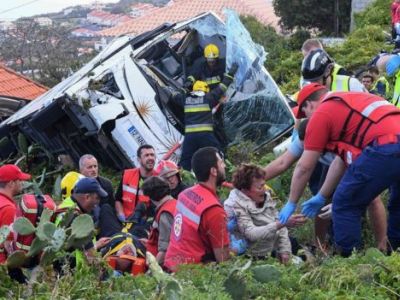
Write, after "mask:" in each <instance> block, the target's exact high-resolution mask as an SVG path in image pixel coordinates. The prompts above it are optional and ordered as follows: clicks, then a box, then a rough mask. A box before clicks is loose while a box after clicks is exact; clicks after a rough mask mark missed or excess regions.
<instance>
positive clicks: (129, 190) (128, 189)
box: [122, 184, 143, 195]
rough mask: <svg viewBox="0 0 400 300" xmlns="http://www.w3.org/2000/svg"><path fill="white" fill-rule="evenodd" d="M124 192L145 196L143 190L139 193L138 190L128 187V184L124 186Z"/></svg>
mask: <svg viewBox="0 0 400 300" xmlns="http://www.w3.org/2000/svg"><path fill="white" fill-rule="evenodd" d="M122 190H123V191H125V192H129V193H132V194H135V195H136V194H138V195H143V191H142V190H141V189H139V191H138V190H137V189H136V188H134V187H131V186H129V185H126V184H124V185H123V186H122Z"/></svg>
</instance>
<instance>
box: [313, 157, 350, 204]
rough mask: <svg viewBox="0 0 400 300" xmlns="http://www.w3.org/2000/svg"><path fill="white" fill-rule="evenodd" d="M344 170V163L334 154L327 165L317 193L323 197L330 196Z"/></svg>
mask: <svg viewBox="0 0 400 300" xmlns="http://www.w3.org/2000/svg"><path fill="white" fill-rule="evenodd" d="M345 171H346V165H345V164H344V162H343V160H342V159H341V158H340V157H339V156H336V157H335V159H334V160H333V162H332V163H331V165H330V167H329V170H328V174H327V175H326V179H325V181H324V184H323V185H322V187H321V189H320V191H319V193H320V194H321V195H322V196H324V197H325V198H330V197H331V196H332V194H333V192H334V191H335V189H336V187H337V185H338V184H339V181H340V179H341V178H342V176H343V174H344V172H345Z"/></svg>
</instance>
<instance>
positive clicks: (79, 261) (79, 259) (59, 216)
mask: <svg viewBox="0 0 400 300" xmlns="http://www.w3.org/2000/svg"><path fill="white" fill-rule="evenodd" d="M69 209H74V210H75V211H76V212H78V213H79V214H81V213H82V212H81V210H80V209H79V207H78V204H77V203H76V202H75V201H74V200H72V198H71V197H68V198H65V199H64V200H63V201H62V202H61V204H60V205H59V206H58V208H57V210H56V212H55V221H54V224H55V225H56V226H59V225H60V223H61V221H62V220H63V217H64V215H65V213H66V212H67V211H68V210H69ZM73 253H74V255H75V260H76V266H77V267H78V268H80V267H82V266H83V265H84V263H85V254H84V253H83V251H82V250H80V249H75V250H74V252H73Z"/></svg>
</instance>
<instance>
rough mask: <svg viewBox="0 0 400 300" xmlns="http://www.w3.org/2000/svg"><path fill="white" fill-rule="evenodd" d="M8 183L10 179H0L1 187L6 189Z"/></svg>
mask: <svg viewBox="0 0 400 300" xmlns="http://www.w3.org/2000/svg"><path fill="white" fill-rule="evenodd" d="M7 183H9V181H7V182H5V181H0V188H1V189H4V188H5V187H6V185H7Z"/></svg>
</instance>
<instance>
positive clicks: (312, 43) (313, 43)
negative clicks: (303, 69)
mask: <svg viewBox="0 0 400 300" xmlns="http://www.w3.org/2000/svg"><path fill="white" fill-rule="evenodd" d="M315 50H324V47H323V46H322V43H321V42H320V40H318V39H307V40H306V41H305V42H304V43H303V45H302V47H301V53H302V54H303V57H304V58H306V57H307V56H308V54H310V52H311V51H315ZM337 75H347V76H350V75H351V74H350V73H349V72H348V71H347V70H346V69H345V68H343V67H342V66H341V65H339V64H337V63H336V62H334V65H333V70H332V78H333V81H335V78H336V76H337ZM305 84H307V80H305V79H304V78H303V77H302V78H301V79H300V87H303V86H304V85H305Z"/></svg>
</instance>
